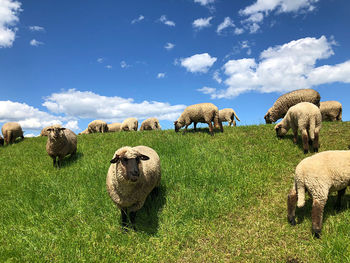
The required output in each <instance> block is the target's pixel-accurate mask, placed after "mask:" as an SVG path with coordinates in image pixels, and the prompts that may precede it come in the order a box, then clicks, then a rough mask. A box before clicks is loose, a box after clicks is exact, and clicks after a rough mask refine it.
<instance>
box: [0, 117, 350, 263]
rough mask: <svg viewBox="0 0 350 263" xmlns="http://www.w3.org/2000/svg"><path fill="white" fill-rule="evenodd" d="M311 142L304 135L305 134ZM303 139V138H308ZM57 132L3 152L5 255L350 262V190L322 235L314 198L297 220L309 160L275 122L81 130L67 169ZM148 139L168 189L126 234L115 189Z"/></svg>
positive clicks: (0, 201)
mask: <svg viewBox="0 0 350 263" xmlns="http://www.w3.org/2000/svg"><path fill="white" fill-rule="evenodd" d="M299 139H300V138H299ZM300 141H301V140H300ZM320 143H321V147H320V151H325V150H333V149H343V150H345V149H347V146H348V145H349V144H350V122H342V123H324V124H323V127H322V129H321V135H320ZM45 144H46V138H43V137H38V138H26V139H25V140H23V141H20V142H17V143H15V144H14V145H11V146H5V147H0V262H48V261H50V262H350V209H348V206H349V201H350V196H349V193H347V194H346V195H345V198H344V201H343V207H342V210H341V211H340V212H338V213H336V212H335V210H334V209H333V205H334V203H335V199H336V198H335V195H332V196H330V198H329V200H328V203H327V206H326V209H325V212H324V226H323V232H322V238H321V239H320V240H317V239H314V238H313V236H312V234H311V219H310V214H311V202H310V199H309V198H308V199H307V203H306V205H305V207H304V208H302V209H297V212H296V213H297V225H296V226H295V227H292V226H290V225H289V224H288V222H287V208H286V198H287V194H288V192H289V190H290V188H291V186H292V182H293V172H294V169H295V166H296V165H297V164H298V163H299V162H300V161H301V160H302V159H303V158H305V156H310V155H311V154H307V155H304V154H303V150H302V146H301V142H300V143H299V145H294V144H293V142H292V135H291V131H290V132H289V133H288V135H287V137H285V138H284V139H282V140H278V139H277V138H276V136H275V132H274V130H273V125H259V126H241V127H232V128H231V127H225V131H224V133H223V134H221V133H216V134H215V136H213V137H211V136H210V135H209V134H208V130H207V129H201V130H200V131H199V132H197V133H193V132H189V133H187V134H185V135H183V134H182V133H175V132H174V131H173V130H167V131H154V132H130V133H127V132H122V133H108V134H91V135H80V136H79V137H78V153H77V155H76V156H75V157H74V158H72V159H66V160H65V161H64V162H63V167H62V168H61V169H59V170H57V169H55V168H53V167H52V160H51V159H50V157H49V156H48V155H47V153H46V151H45ZM125 145H130V146H136V145H147V146H150V147H152V148H153V149H155V150H156V151H157V152H158V154H159V156H160V158H161V166H162V182H161V188H160V192H159V195H158V196H157V197H155V198H150V197H149V198H148V199H147V201H146V203H145V206H144V207H143V208H142V209H141V210H140V211H139V212H138V213H137V216H136V228H137V230H136V231H134V230H130V231H129V232H128V233H124V232H123V231H122V229H121V227H120V212H119V211H118V210H117V209H116V208H115V206H114V204H113V203H112V201H111V199H110V197H109V195H108V194H107V191H106V187H105V180H106V174H107V170H108V167H109V165H110V163H109V160H110V159H111V158H112V156H113V154H114V152H115V150H116V149H118V148H119V147H121V146H125Z"/></svg>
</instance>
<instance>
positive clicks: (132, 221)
mask: <svg viewBox="0 0 350 263" xmlns="http://www.w3.org/2000/svg"><path fill="white" fill-rule="evenodd" d="M129 216H130V222H131V227H132V228H133V229H134V230H136V228H135V218H136V212H130V215H129Z"/></svg>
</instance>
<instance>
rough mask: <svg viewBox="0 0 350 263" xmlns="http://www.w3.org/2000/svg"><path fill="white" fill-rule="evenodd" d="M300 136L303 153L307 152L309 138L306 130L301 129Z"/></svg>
mask: <svg viewBox="0 0 350 263" xmlns="http://www.w3.org/2000/svg"><path fill="white" fill-rule="evenodd" d="M301 138H302V139H303V148H304V154H307V153H308V152H309V138H308V136H307V131H306V130H302V132H301Z"/></svg>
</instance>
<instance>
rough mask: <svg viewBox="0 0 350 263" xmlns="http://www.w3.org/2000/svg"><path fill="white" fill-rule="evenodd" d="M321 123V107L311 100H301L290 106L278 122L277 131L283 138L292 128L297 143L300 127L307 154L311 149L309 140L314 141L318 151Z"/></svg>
mask: <svg viewBox="0 0 350 263" xmlns="http://www.w3.org/2000/svg"><path fill="white" fill-rule="evenodd" d="M321 123H322V117H321V111H320V109H319V108H318V107H317V106H316V105H314V104H312V103H310V102H300V103H298V104H297V105H294V106H293V107H290V109H289V110H288V112H287V114H286V116H284V118H283V120H282V121H281V122H280V123H278V124H276V126H275V131H276V135H277V137H279V138H281V137H283V136H284V135H285V134H286V133H287V132H288V130H289V129H290V128H292V130H293V135H294V138H293V142H294V143H297V141H298V129H299V131H300V133H301V137H302V140H303V149H304V153H305V154H306V153H308V151H309V140H310V141H311V142H312V143H313V144H312V146H313V149H314V151H315V152H318V148H319V133H320V129H321Z"/></svg>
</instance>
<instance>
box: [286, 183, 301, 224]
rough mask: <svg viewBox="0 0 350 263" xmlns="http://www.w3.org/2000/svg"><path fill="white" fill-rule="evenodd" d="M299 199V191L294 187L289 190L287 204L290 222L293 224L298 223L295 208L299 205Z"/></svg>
mask: <svg viewBox="0 0 350 263" xmlns="http://www.w3.org/2000/svg"><path fill="white" fill-rule="evenodd" d="M297 201H298V196H297V192H296V191H295V189H294V188H293V189H292V190H290V192H289V195H288V201H287V204H288V222H289V223H290V224H291V225H292V226H295V225H296V222H295V209H296V206H297Z"/></svg>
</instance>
